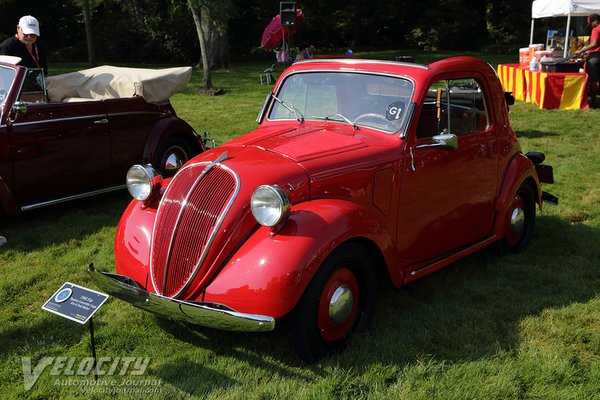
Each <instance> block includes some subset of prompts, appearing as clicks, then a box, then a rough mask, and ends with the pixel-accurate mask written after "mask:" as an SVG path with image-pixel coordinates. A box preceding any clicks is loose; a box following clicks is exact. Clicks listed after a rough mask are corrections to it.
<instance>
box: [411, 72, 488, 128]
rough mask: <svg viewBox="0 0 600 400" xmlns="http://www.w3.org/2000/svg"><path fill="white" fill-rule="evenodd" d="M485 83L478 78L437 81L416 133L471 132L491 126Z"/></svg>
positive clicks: (430, 91)
mask: <svg viewBox="0 0 600 400" xmlns="http://www.w3.org/2000/svg"><path fill="white" fill-rule="evenodd" d="M487 110H488V107H487V106H486V103H485V94H484V92H483V87H482V85H480V84H479V83H478V82H477V81H476V80H475V79H472V78H466V79H451V80H442V81H438V82H435V83H434V84H433V85H431V87H430V88H429V90H428V92H427V98H426V99H425V103H424V104H423V108H422V110H421V114H420V116H419V123H418V125H417V137H418V138H420V139H425V138H430V137H432V136H435V135H438V134H442V133H453V134H455V135H457V136H463V135H469V134H474V133H478V132H482V131H485V130H487V129H488V127H489V125H490V119H489V114H488V111H487Z"/></svg>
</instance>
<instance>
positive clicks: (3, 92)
mask: <svg viewBox="0 0 600 400" xmlns="http://www.w3.org/2000/svg"><path fill="white" fill-rule="evenodd" d="M15 74H16V72H15V70H14V69H12V68H6V67H0V105H2V104H4V102H5V101H6V96H8V92H9V91H10V87H11V85H12V83H13V81H14V79H15Z"/></svg>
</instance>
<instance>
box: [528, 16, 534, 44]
mask: <svg viewBox="0 0 600 400" xmlns="http://www.w3.org/2000/svg"><path fill="white" fill-rule="evenodd" d="M534 22H535V19H533V18H531V34H530V35H529V44H533V25H534Z"/></svg>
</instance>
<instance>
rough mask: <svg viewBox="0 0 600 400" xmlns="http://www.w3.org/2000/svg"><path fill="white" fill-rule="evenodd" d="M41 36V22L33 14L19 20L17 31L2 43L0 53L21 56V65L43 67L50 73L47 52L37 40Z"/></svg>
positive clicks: (45, 71) (45, 72)
mask: <svg viewBox="0 0 600 400" xmlns="http://www.w3.org/2000/svg"><path fill="white" fill-rule="evenodd" d="M39 36H40V23H39V22H38V20H37V19H36V18H34V17H32V16H31V15H26V16H24V17H22V18H21V19H20V20H19V24H18V25H17V33H16V34H15V35H14V36H11V37H9V38H8V39H6V40H5V41H4V42H2V43H0V54H4V55H8V56H16V57H20V58H21V62H20V63H19V64H20V65H22V66H24V67H27V68H43V69H44V74H45V75H47V74H48V64H47V63H46V54H45V53H44V51H43V49H42V48H41V46H40V45H39V43H38V42H37V40H38V37H39Z"/></svg>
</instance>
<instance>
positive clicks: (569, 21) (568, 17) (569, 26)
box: [563, 12, 571, 57]
mask: <svg viewBox="0 0 600 400" xmlns="http://www.w3.org/2000/svg"><path fill="white" fill-rule="evenodd" d="M570 30H571V13H570V12H569V15H568V16H567V31H566V32H565V50H564V51H563V57H567V52H568V50H569V44H570V42H571V41H570V40H569V39H570V35H569V31H570Z"/></svg>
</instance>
